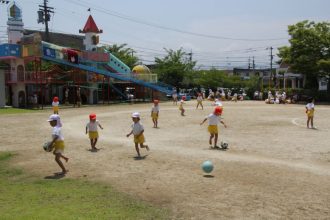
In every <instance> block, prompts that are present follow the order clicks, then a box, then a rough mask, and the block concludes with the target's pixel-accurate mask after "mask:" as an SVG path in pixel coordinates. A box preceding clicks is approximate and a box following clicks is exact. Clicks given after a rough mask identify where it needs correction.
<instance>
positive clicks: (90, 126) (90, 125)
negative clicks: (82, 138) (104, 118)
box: [86, 120, 100, 131]
mask: <svg viewBox="0 0 330 220" xmlns="http://www.w3.org/2000/svg"><path fill="white" fill-rule="evenodd" d="M99 124H100V123H99V121H98V120H96V121H95V122H91V121H90V122H88V123H87V125H86V128H87V130H88V131H97V126H99Z"/></svg>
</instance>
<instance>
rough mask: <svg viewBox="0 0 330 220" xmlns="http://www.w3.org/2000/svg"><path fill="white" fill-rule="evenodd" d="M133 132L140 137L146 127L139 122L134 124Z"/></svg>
mask: <svg viewBox="0 0 330 220" xmlns="http://www.w3.org/2000/svg"><path fill="white" fill-rule="evenodd" d="M132 130H133V134H134V135H138V134H140V133H141V132H142V131H143V130H144V127H143V125H142V124H140V122H137V123H133V124H132Z"/></svg>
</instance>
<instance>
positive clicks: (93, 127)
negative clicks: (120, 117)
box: [86, 114, 103, 151]
mask: <svg viewBox="0 0 330 220" xmlns="http://www.w3.org/2000/svg"><path fill="white" fill-rule="evenodd" d="M97 127H100V128H101V129H102V130H103V127H102V125H101V124H100V122H99V121H98V120H96V114H90V115H89V122H88V123H87V125H86V134H87V132H88V136H89V139H90V141H91V148H92V151H97V150H98V149H97V148H96V147H95V146H96V143H97V139H98V138H99V133H98V131H97Z"/></svg>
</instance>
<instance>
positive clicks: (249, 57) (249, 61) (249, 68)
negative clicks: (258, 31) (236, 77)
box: [249, 57, 251, 70]
mask: <svg viewBox="0 0 330 220" xmlns="http://www.w3.org/2000/svg"><path fill="white" fill-rule="evenodd" d="M250 61H251V60H250V57H249V70H250V69H251V65H250Z"/></svg>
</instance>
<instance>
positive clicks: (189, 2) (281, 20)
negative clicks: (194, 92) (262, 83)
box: [0, 0, 330, 69]
mask: <svg viewBox="0 0 330 220" xmlns="http://www.w3.org/2000/svg"><path fill="white" fill-rule="evenodd" d="M0 2H1V1H0ZM15 2H16V3H17V4H18V5H19V6H20V7H21V9H22V14H23V22H24V27H25V28H27V29H35V30H44V29H45V28H44V25H43V24H38V23H37V11H38V9H39V5H41V4H42V3H43V0H16V1H15ZM48 4H49V6H50V7H54V12H55V13H54V14H53V15H52V17H51V21H50V23H49V27H50V30H51V31H54V32H62V33H70V34H79V29H83V27H84V25H85V22H86V20H87V18H88V16H89V14H90V12H88V11H87V9H88V8H91V14H92V16H93V18H94V20H95V22H96V24H97V25H98V27H99V28H100V29H103V34H101V35H100V41H101V43H103V44H127V46H128V47H130V48H133V49H134V51H135V55H137V56H138V57H139V58H140V62H141V63H143V64H151V63H154V58H155V57H160V58H161V57H163V56H165V55H166V54H167V53H166V51H165V49H172V50H178V49H180V48H182V49H183V51H185V52H186V53H192V59H193V60H195V61H197V65H196V68H198V69H208V68H211V67H215V68H219V69H231V68H233V67H238V68H247V67H248V65H249V63H250V66H252V62H253V60H254V63H255V66H256V68H269V66H270V51H271V50H270V49H269V48H270V47H273V48H274V50H273V51H272V52H273V54H274V55H275V57H274V63H275V62H276V61H277V60H278V57H277V56H276V53H277V48H278V47H281V46H284V45H289V43H288V39H289V36H288V34H287V27H288V25H292V24H295V23H297V22H299V21H303V20H311V21H316V22H322V21H328V22H329V21H330V1H329V0H227V1H224V0H135V1H133V0H93V1H91V0H49V1H48ZM7 16H8V13H7V5H6V4H1V3H0V42H2V43H3V42H4V41H5V40H6V22H7Z"/></svg>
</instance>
